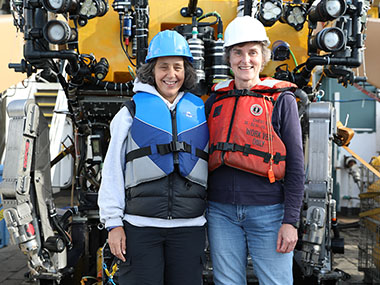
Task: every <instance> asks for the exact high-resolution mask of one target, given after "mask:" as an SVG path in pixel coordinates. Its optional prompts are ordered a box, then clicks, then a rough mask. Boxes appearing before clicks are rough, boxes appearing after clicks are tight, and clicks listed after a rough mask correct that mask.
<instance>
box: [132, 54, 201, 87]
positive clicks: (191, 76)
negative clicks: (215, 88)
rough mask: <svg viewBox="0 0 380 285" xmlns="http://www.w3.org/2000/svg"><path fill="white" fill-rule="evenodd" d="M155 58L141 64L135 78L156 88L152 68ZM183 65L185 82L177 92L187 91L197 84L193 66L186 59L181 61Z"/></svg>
mask: <svg viewBox="0 0 380 285" xmlns="http://www.w3.org/2000/svg"><path fill="white" fill-rule="evenodd" d="M156 63H157V58H154V59H152V60H150V61H149V62H148V63H144V64H142V65H141V66H140V67H139V68H138V69H137V71H136V75H137V78H138V79H139V80H140V81H141V82H142V83H147V84H149V85H152V86H154V87H156V81H155V80H154V67H155V66H156ZM183 65H184V68H185V80H184V81H183V85H182V86H181V88H180V89H179V91H189V90H191V89H192V88H193V87H194V86H195V84H196V83H197V74H196V73H195V69H194V67H193V65H192V64H191V63H190V61H188V60H187V59H183Z"/></svg>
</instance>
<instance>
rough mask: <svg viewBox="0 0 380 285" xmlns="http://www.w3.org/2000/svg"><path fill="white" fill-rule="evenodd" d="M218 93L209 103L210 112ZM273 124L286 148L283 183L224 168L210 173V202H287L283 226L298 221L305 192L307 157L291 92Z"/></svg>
mask: <svg viewBox="0 0 380 285" xmlns="http://www.w3.org/2000/svg"><path fill="white" fill-rule="evenodd" d="M215 96H216V95H215V94H212V95H211V96H210V98H209V99H208V100H207V102H206V110H207V111H209V110H211V106H212V103H213V101H214V100H215ZM272 124H273V128H274V130H275V131H276V133H277V134H278V135H279V136H280V138H281V140H282V141H283V143H284V144H285V146H286V172H285V177H284V179H283V181H276V182H275V183H269V179H268V178H267V177H261V176H258V175H255V174H251V173H248V172H244V171H242V170H239V169H235V168H232V167H228V166H225V165H223V166H221V167H219V168H217V169H216V170H215V171H213V172H211V173H210V174H209V178H208V200H209V201H215V202H219V203H229V204H237V205H273V204H278V203H284V207H285V213H284V219H283V223H294V222H296V221H298V220H299V216H300V208H301V204H302V199H303V191H304V156H303V147H302V134H301V126H300V121H299V118H298V109H297V103H296V100H295V98H294V96H292V93H291V92H288V91H287V92H284V93H283V94H281V95H280V96H279V98H278V100H277V102H276V104H275V107H274V109H273V114H272Z"/></svg>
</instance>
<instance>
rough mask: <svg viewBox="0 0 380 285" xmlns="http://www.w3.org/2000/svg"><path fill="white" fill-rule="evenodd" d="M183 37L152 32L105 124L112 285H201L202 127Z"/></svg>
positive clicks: (104, 206) (102, 199) (104, 201)
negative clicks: (115, 265) (122, 99)
mask: <svg viewBox="0 0 380 285" xmlns="http://www.w3.org/2000/svg"><path fill="white" fill-rule="evenodd" d="M192 60H193V58H192V55H191V53H190V49H189V46H188V44H187V42H186V40H185V38H184V37H182V36H181V35H180V34H179V33H177V32H175V31H163V32H160V33H158V34H157V35H156V36H155V37H154V38H153V39H152V41H151V43H150V45H149V49H148V55H147V57H146V63H145V64H143V65H142V66H141V67H140V68H139V69H138V70H137V80H136V81H135V84H134V89H133V91H134V92H135V93H136V94H135V95H134V96H133V98H132V101H131V102H126V103H125V104H124V105H125V106H124V107H123V108H122V109H121V110H120V111H119V112H118V113H117V114H116V116H115V117H114V119H113V120H112V122H111V141H110V144H109V147H108V151H107V155H106V158H105V162H104V167H103V172H102V184H101V188H100V193H99V201H98V204H99V208H100V219H101V221H102V222H103V223H104V224H105V227H106V228H107V230H108V231H109V233H108V243H109V245H110V249H111V252H112V253H113V254H114V255H115V256H116V257H117V258H119V259H120V260H121V261H122V262H121V263H120V266H119V284H128V285H133V284H136V285H137V284H138V285H140V284H152V285H153V284H154V285H157V284H165V285H170V284H172V285H178V284H189V285H195V284H201V282H202V269H203V265H202V264H203V260H204V247H205V223H206V220H205V218H204V216H203V213H204V210H205V205H206V203H205V198H206V185H207V159H208V154H207V150H208V127H207V122H206V117H205V112H204V104H203V101H202V100H201V99H200V98H198V97H196V96H195V95H193V94H191V93H189V92H186V90H189V89H190V88H191V87H193V85H194V84H195V82H196V75H195V71H194V69H193V67H192V65H191V62H192Z"/></svg>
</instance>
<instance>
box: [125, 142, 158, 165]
mask: <svg viewBox="0 0 380 285" xmlns="http://www.w3.org/2000/svg"><path fill="white" fill-rule="evenodd" d="M151 154H152V150H151V149H150V146H146V147H140V148H138V149H135V150H132V151H130V152H128V153H127V155H126V160H127V162H129V161H132V160H134V159H136V158H140V157H143V156H147V155H151Z"/></svg>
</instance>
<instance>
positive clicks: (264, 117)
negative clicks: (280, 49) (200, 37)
mask: <svg viewBox="0 0 380 285" xmlns="http://www.w3.org/2000/svg"><path fill="white" fill-rule="evenodd" d="M261 80H262V81H261V82H260V83H259V84H257V85H256V86H254V87H253V88H252V89H251V90H246V89H245V90H236V89H234V85H235V83H234V81H233V80H229V81H224V82H220V83H218V84H216V85H214V86H213V91H215V92H218V95H217V96H216V98H215V101H214V102H213V105H212V108H211V112H210V114H209V117H208V125H209V131H210V142H209V143H210V150H209V164H208V167H209V171H214V170H215V169H216V168H218V167H219V166H221V165H228V166H230V167H234V168H237V169H240V170H243V171H246V172H250V173H254V174H257V175H260V176H264V177H268V178H269V180H270V182H271V183H273V182H275V180H280V179H282V178H283V177H284V176H285V157H286V148H285V145H284V143H283V142H282V141H281V139H280V138H279V136H278V135H277V134H276V132H275V131H274V130H273V126H272V112H273V107H274V102H275V101H276V100H277V98H278V96H279V95H280V94H281V93H282V92H283V91H286V90H292V91H294V90H295V89H296V88H297V86H296V85H295V84H293V83H290V82H286V81H280V80H276V79H273V78H263V79H261Z"/></svg>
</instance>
